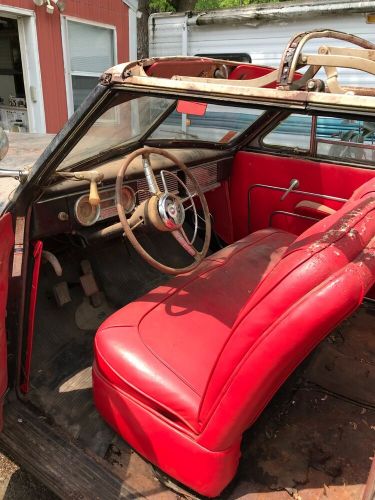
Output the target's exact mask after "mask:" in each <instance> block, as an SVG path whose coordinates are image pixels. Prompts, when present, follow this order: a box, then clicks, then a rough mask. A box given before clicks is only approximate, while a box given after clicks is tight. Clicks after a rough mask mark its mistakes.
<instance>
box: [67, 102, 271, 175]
mask: <svg viewBox="0 0 375 500" xmlns="http://www.w3.org/2000/svg"><path fill="white" fill-rule="evenodd" d="M125 97H128V94H125ZM262 113H263V111H262V110H258V109H254V108H244V107H237V106H227V105H222V104H220V105H219V104H206V103H203V102H199V103H197V102H189V101H183V100H177V99H173V98H168V99H166V98H164V97H152V96H142V97H138V98H134V99H132V100H127V101H125V102H121V103H119V104H116V105H114V106H112V107H111V108H109V109H108V110H106V111H105V112H104V113H103V114H102V115H101V116H100V117H99V118H98V119H97V120H96V121H95V122H94V124H93V125H92V126H91V127H90V129H89V130H88V131H87V132H86V134H85V135H84V136H83V137H82V138H81V140H80V141H79V142H78V143H77V144H76V146H74V148H73V149H72V150H71V152H70V153H69V154H68V155H67V157H66V158H65V159H64V160H63V161H62V163H61V164H60V166H59V168H58V170H62V169H67V168H69V167H71V166H73V165H75V164H78V163H81V162H83V161H85V160H88V159H90V158H93V157H95V156H98V155H100V154H101V153H105V152H107V151H111V150H114V149H116V148H118V147H120V146H126V145H127V144H131V143H132V142H135V141H137V140H139V139H140V138H142V137H147V131H148V130H150V135H149V136H148V137H147V140H146V143H147V142H150V143H151V142H153V141H158V142H160V141H162V140H168V141H179V142H180V141H193V142H212V143H222V144H228V143H231V142H232V141H234V139H235V138H237V137H238V136H239V135H240V134H241V133H243V132H244V131H245V130H246V129H247V128H249V126H250V125H252V124H253V123H254V121H255V120H256V119H257V118H258V117H259V116H260V115H261V114H262ZM164 115H165V118H164V120H162V119H163V117H164ZM160 120H162V121H161V123H159V121H160ZM156 125H158V126H157V128H156V129H155V126H156Z"/></svg>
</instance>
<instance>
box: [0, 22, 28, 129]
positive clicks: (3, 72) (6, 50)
mask: <svg viewBox="0 0 375 500" xmlns="http://www.w3.org/2000/svg"><path fill="white" fill-rule="evenodd" d="M0 126H2V127H3V129H4V130H6V131H9V132H28V131H29V123H28V114H27V107H26V95H25V84H24V77H23V69H22V58H21V48H20V40H19V34H18V25H17V20H16V19H10V18H6V17H1V16H0Z"/></svg>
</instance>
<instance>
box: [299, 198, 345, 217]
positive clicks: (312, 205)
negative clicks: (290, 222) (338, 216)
mask: <svg viewBox="0 0 375 500" xmlns="http://www.w3.org/2000/svg"><path fill="white" fill-rule="evenodd" d="M294 212H295V213H296V214H300V215H305V216H307V217H314V218H316V219H324V217H327V216H328V215H332V214H334V213H335V212H336V210H334V209H333V208H331V207H327V205H322V204H321V203H316V202H315V201H308V200H302V201H300V202H298V203H297V205H296V206H295V207H294Z"/></svg>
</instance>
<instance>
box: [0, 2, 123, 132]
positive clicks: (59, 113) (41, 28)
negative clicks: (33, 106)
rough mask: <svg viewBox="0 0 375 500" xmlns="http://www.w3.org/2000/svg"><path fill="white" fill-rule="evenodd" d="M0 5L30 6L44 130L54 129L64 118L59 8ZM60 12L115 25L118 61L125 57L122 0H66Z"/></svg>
mask: <svg viewBox="0 0 375 500" xmlns="http://www.w3.org/2000/svg"><path fill="white" fill-rule="evenodd" d="M2 5H10V6H13V7H21V8H24V9H30V10H34V11H35V13H36V23H37V31H38V45H39V60H40V67H41V73H42V86H43V97H44V109H45V114H46V126H47V132H51V133H55V132H58V131H59V130H60V129H61V127H62V126H63V125H64V123H65V122H66V120H67V118H68V113H67V104H66V88H65V76H64V60H63V50H62V38H61V19H60V15H61V14H60V12H59V11H58V9H57V8H55V12H54V13H53V15H51V14H47V12H46V9H45V7H36V6H35V4H34V2H33V1H32V0H6V1H5V3H3V4H2ZM0 11H1V7H0ZM63 14H64V15H67V16H71V17H75V18H79V19H84V20H87V21H95V22H99V23H104V24H110V25H113V26H116V32H117V58H118V62H119V63H120V62H125V61H128V59H129V17H128V14H129V12H128V6H127V5H125V4H124V2H122V0H66V3H65V10H64V13H63Z"/></svg>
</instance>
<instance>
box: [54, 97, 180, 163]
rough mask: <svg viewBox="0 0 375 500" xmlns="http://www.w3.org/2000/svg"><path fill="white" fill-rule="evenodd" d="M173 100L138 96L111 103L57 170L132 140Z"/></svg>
mask: <svg viewBox="0 0 375 500" xmlns="http://www.w3.org/2000/svg"><path fill="white" fill-rule="evenodd" d="M175 102H176V101H175V99H164V98H162V97H151V96H142V97H138V98H137V99H133V100H130V101H125V102H122V103H120V104H117V105H115V106H113V107H111V108H110V109H108V110H107V111H105V112H104V113H103V114H102V115H101V116H100V118H98V119H97V120H96V121H95V122H94V124H93V125H92V126H91V128H90V129H89V130H88V132H87V133H86V134H85V135H84V136H83V137H82V139H81V140H80V141H79V142H78V143H77V144H76V146H74V148H73V149H72V150H71V151H70V153H69V154H68V156H67V157H66V158H65V159H64V160H63V161H62V162H61V164H60V166H59V168H58V170H61V169H66V168H67V167H70V166H72V165H74V164H76V163H80V162H82V161H84V160H86V159H89V158H92V157H94V156H97V155H99V154H100V153H104V152H106V151H110V150H112V149H115V148H118V147H120V146H125V145H126V144H129V143H131V142H134V141H136V140H137V139H139V138H140V137H142V136H143V135H144V134H145V133H146V132H147V130H148V129H149V128H150V127H151V125H152V124H153V123H154V122H155V121H156V120H158V119H159V118H160V117H161V116H162V115H163V113H164V112H165V111H166V110H167V109H168V108H169V107H171V106H174V104H175Z"/></svg>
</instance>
